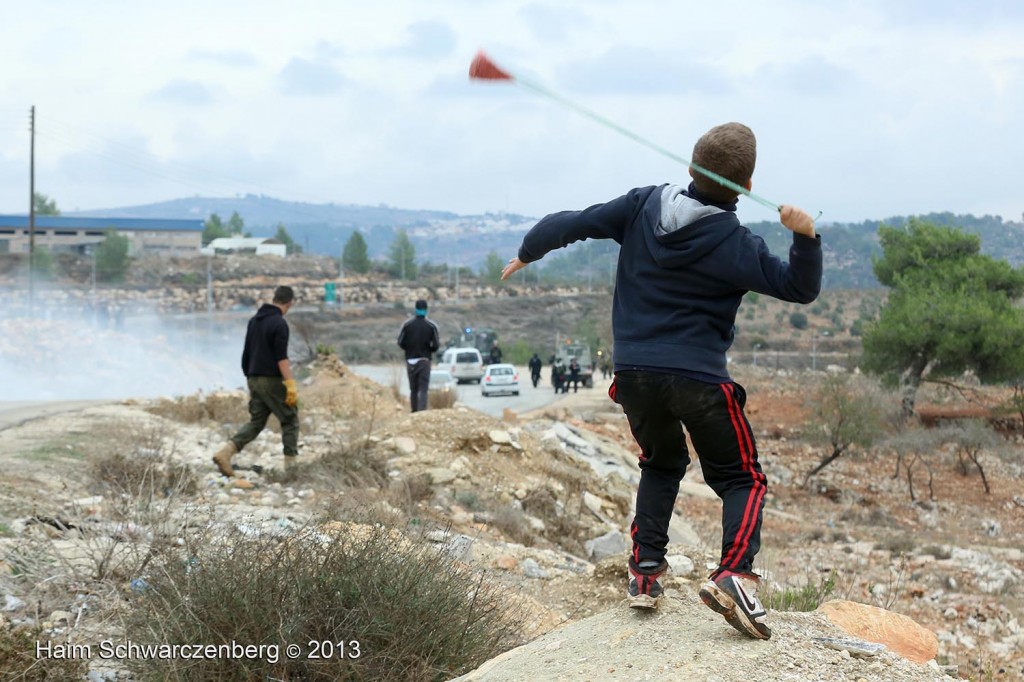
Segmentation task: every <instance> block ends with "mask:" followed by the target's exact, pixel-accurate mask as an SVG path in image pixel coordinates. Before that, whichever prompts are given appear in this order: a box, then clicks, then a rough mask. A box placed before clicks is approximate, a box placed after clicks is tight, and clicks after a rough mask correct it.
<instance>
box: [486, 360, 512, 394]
mask: <svg viewBox="0 0 1024 682" xmlns="http://www.w3.org/2000/svg"><path fill="white" fill-rule="evenodd" d="M497 393H511V394H512V395H519V370H517V369H516V368H515V366H514V365H509V364H505V363H498V364H494V365H487V369H486V370H484V377H483V379H482V380H481V381H480V394H481V395H483V396H484V397H487V396H489V395H495V394H497Z"/></svg>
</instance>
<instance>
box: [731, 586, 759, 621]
mask: <svg viewBox="0 0 1024 682" xmlns="http://www.w3.org/2000/svg"><path fill="white" fill-rule="evenodd" d="M730 579H731V580H732V584H733V585H734V586H735V587H736V593H737V594H739V596H740V600H741V601H742V602H743V609H744V610H745V611H746V612H747V613H749V614H750V615H751V616H761V615H765V613H766V612H765V610H764V607H763V606H761V602H760V601H758V599H757V597H751V596H750V595H749V594H747V591H746V590H745V589H743V583H741V582H740V580H739V578H736V577H732V578H730Z"/></svg>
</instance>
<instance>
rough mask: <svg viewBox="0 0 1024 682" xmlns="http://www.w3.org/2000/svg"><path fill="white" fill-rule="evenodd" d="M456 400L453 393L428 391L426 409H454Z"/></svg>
mask: <svg viewBox="0 0 1024 682" xmlns="http://www.w3.org/2000/svg"><path fill="white" fill-rule="evenodd" d="M457 398H458V396H457V395H456V392H455V391H429V392H428V393H427V407H428V408H429V409H431V410H447V409H449V408H452V407H455V401H456V399H457Z"/></svg>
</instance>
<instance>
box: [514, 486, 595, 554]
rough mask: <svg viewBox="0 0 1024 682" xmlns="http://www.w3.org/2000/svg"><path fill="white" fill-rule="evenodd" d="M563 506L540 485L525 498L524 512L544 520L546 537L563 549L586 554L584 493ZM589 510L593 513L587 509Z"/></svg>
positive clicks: (550, 492)
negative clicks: (583, 536) (583, 519)
mask: <svg viewBox="0 0 1024 682" xmlns="http://www.w3.org/2000/svg"><path fill="white" fill-rule="evenodd" d="M568 499H569V500H570V502H569V504H567V505H563V504H562V503H561V502H560V501H559V499H558V497H557V496H556V495H555V493H554V492H553V491H551V490H550V489H548V488H537V489H535V490H532V491H530V493H529V494H528V495H527V496H526V497H524V498H523V511H525V512H526V513H527V514H530V515H531V516H535V517H537V518H538V519H540V520H541V521H543V522H544V536H545V537H547V538H548V539H549V540H551V541H552V542H554V543H555V544H556V545H558V546H559V547H561V548H562V549H564V550H566V551H568V552H570V553H572V554H576V555H579V556H583V555H584V554H586V551H585V549H584V544H583V543H584V541H583V540H582V539H581V535H582V534H583V533H584V531H585V530H586V528H587V527H586V526H585V525H584V524H583V521H582V519H581V514H582V513H583V496H582V494H577V495H575V496H573V497H571V498H568ZM587 513H589V512H587Z"/></svg>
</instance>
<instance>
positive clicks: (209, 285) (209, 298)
mask: <svg viewBox="0 0 1024 682" xmlns="http://www.w3.org/2000/svg"><path fill="white" fill-rule="evenodd" d="M212 312H213V257H212V256H207V257H206V319H207V321H209V319H210V313H212Z"/></svg>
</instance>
